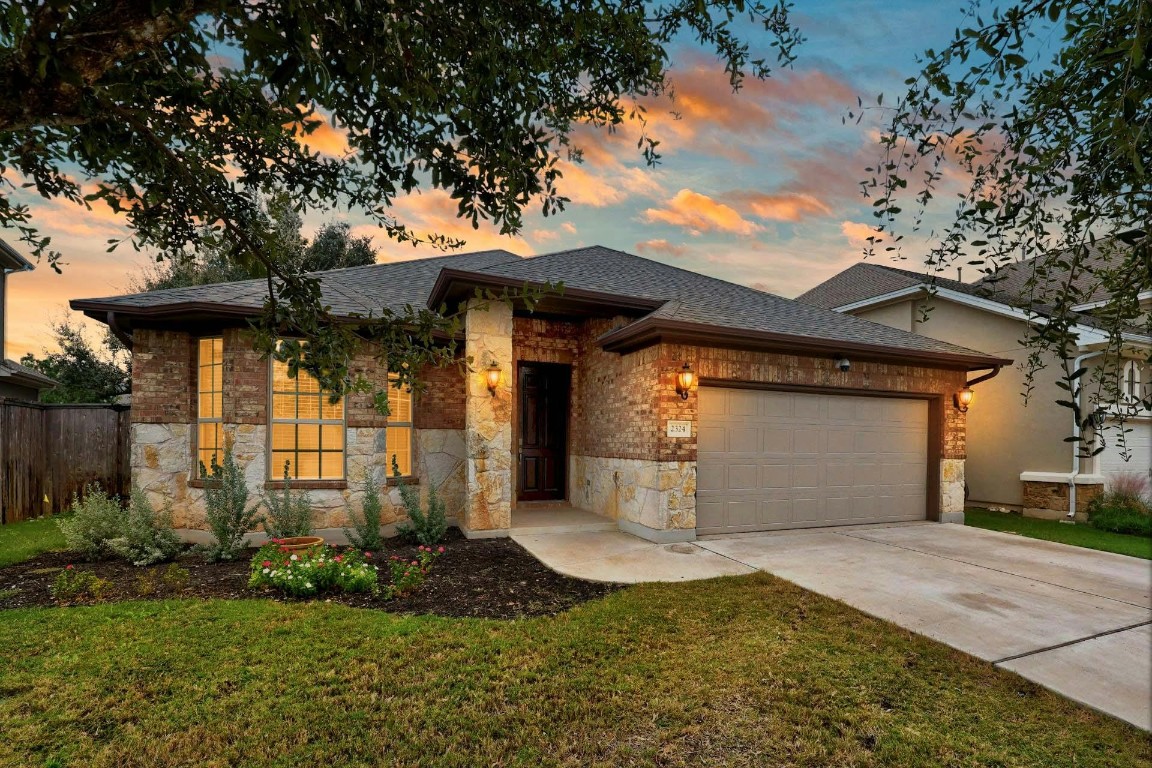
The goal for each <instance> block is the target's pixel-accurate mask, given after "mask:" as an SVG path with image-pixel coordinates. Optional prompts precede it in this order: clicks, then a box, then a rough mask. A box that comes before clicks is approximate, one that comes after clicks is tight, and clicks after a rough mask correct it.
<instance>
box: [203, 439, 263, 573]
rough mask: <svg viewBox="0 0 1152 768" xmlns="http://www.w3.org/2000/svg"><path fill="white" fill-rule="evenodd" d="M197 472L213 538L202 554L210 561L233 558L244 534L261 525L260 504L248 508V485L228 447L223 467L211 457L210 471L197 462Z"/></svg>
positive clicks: (241, 549)
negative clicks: (200, 475) (201, 479)
mask: <svg viewBox="0 0 1152 768" xmlns="http://www.w3.org/2000/svg"><path fill="white" fill-rule="evenodd" d="M200 473H201V474H202V475H203V476H204V478H205V486H204V504H205V506H206V507H207V516H208V527H209V528H211V530H212V536H213V537H214V538H215V539H216V541H215V542H214V543H212V544H208V545H207V546H205V547H204V548H203V549H204V553H205V555H206V556H207V558H208V559H209V560H213V561H216V560H232V559H235V557H236V556H237V555H238V554H240V552H242V551H243V550H244V534H246V533H247V532H248V531H251V530H253V529H254V528H255V527H256V526H257V525H259V524H260V522H261V517H260V515H259V509H260V505H259V504H254V505H253V506H252V507H251V508H249V506H248V484H247V483H246V482H244V473H243V471H241V469H240V465H239V464H237V463H236V457H235V456H233V455H232V446H230V445H226V446H225V447H224V463H223V464H220V463H219V462H217V461H216V457H215V456H213V457H212V471H211V472H209V471H208V469H207V468H206V467H205V466H204V462H200Z"/></svg>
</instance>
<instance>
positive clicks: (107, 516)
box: [56, 483, 125, 560]
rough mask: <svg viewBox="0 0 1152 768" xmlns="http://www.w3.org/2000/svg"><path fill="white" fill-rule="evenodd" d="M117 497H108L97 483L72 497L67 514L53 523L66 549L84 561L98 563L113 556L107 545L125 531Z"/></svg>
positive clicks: (122, 511) (122, 513) (113, 553)
mask: <svg viewBox="0 0 1152 768" xmlns="http://www.w3.org/2000/svg"><path fill="white" fill-rule="evenodd" d="M124 518H125V515H124V509H123V507H121V506H120V497H119V496H109V495H108V494H107V492H105V491H104V489H103V488H101V487H100V485H99V484H98V483H93V484H92V485H88V486H85V487H84V495H83V497H81V496H78V495H76V494H72V507H71V508H70V509H69V510H68V515H67V516H65V517H62V518H60V519H59V520H57V521H56V524H57V525H58V526H60V532H61V533H62V534H64V541H65V542H66V543H67V544H68V549H70V550H72V551H73V552H77V553H79V555H80V556H81V557H83V558H84V559H85V560H101V559H104V558H108V557H112V556H113V555H115V554H116V553H115V552H114V551H113V549H112V548H111V547H110V546H109V545H108V542H109V541H111V540H112V539H115V538H117V537H119V536H120V535H121V533H122V531H123V529H124Z"/></svg>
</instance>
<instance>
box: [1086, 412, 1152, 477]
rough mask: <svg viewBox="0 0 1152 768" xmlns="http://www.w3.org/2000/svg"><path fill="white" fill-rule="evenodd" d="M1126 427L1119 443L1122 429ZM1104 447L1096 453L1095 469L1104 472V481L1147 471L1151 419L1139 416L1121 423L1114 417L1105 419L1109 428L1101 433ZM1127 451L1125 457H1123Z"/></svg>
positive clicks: (1151, 447)
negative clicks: (1108, 419)
mask: <svg viewBox="0 0 1152 768" xmlns="http://www.w3.org/2000/svg"><path fill="white" fill-rule="evenodd" d="M1122 430H1126V432H1125V434H1124V435H1123V445H1122V444H1121V431H1122ZM1101 437H1102V438H1103V441H1104V450H1103V451H1101V452H1100V454H1099V455H1098V456H1097V457H1096V468H1097V469H1096V471H1097V473H1098V474H1101V475H1104V481H1105V482H1106V483H1107V482H1111V480H1112V478H1113V477H1115V476H1116V475H1122V474H1126V473H1131V472H1135V473H1138V474H1148V472H1149V471H1152V419H1148V418H1144V417H1138V418H1132V419H1128V421H1127V422H1126V423H1125V424H1124V425H1123V426H1121V425H1120V424H1119V423H1118V422H1116V421H1110V422H1109V423H1108V429H1107V430H1106V431H1105V432H1104V434H1103V435H1102V436H1101ZM1125 452H1127V454H1128V460H1127V461H1125V460H1124V453H1125Z"/></svg>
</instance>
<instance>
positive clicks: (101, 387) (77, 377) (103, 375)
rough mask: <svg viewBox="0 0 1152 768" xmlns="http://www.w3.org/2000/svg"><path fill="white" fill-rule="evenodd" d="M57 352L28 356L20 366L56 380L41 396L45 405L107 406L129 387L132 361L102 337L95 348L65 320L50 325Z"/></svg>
mask: <svg viewBox="0 0 1152 768" xmlns="http://www.w3.org/2000/svg"><path fill="white" fill-rule="evenodd" d="M52 333H53V335H54V337H55V341H56V346H57V347H58V351H56V352H45V353H44V356H43V357H41V358H37V357H36V356H34V355H33V354H31V353H28V354H26V355H24V357H22V358H21V359H20V364H21V365H25V366H27V367H29V368H32V369H34V370H37V371H39V372H40V373H42V374H44V375H45V376H48V377H49V378H52V379H55V380H56V383H57V384H56V387H55V388H53V389H47V390H44V391H42V392H41V393H40V401H41V402H44V403H110V402H112V401H113V400H115V399H116V396H117V395H122V394H125V393H127V392H128V390H129V388H130V387H131V381H132V375H131V361H130V358H129V356H128V354H127V351H126V350H125V349H124V347H123V346H122V345H121V344H120V343H119V342H118V341H116V339H115V338H114V337H113V336H112V335H111V334H105V336H104V339H103V342H102V346H103V349H102V350H101V349H97V348H95V347H93V345H92V344H91V343H90V342H89V341H88V339H87V338H85V336H84V333H83V329H82V328H81V327H80V326H78V325H73V324H71V323H69V322H68V321H63V322H60V323H55V324H54V325H53V326H52Z"/></svg>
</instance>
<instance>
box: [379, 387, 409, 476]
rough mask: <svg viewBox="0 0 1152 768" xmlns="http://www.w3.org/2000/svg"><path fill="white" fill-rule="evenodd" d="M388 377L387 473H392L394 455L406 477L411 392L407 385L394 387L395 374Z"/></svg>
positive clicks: (407, 472) (402, 473)
mask: <svg viewBox="0 0 1152 768" xmlns="http://www.w3.org/2000/svg"><path fill="white" fill-rule="evenodd" d="M388 379H389V384H390V386H389V387H388V434H387V435H385V440H386V441H387V442H386V444H385V447H386V449H387V451H388V473H389V474H391V473H392V457H393V456H395V457H396V464H397V466H399V468H400V474H401V475H404V476H406V477H407V476H408V475H411V474H412V392H411V390H409V389H408V388H407V387H401V388H399V389H397V388H396V386H395V381H396V379H397V376H396V374H394V373H392V374H388Z"/></svg>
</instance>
